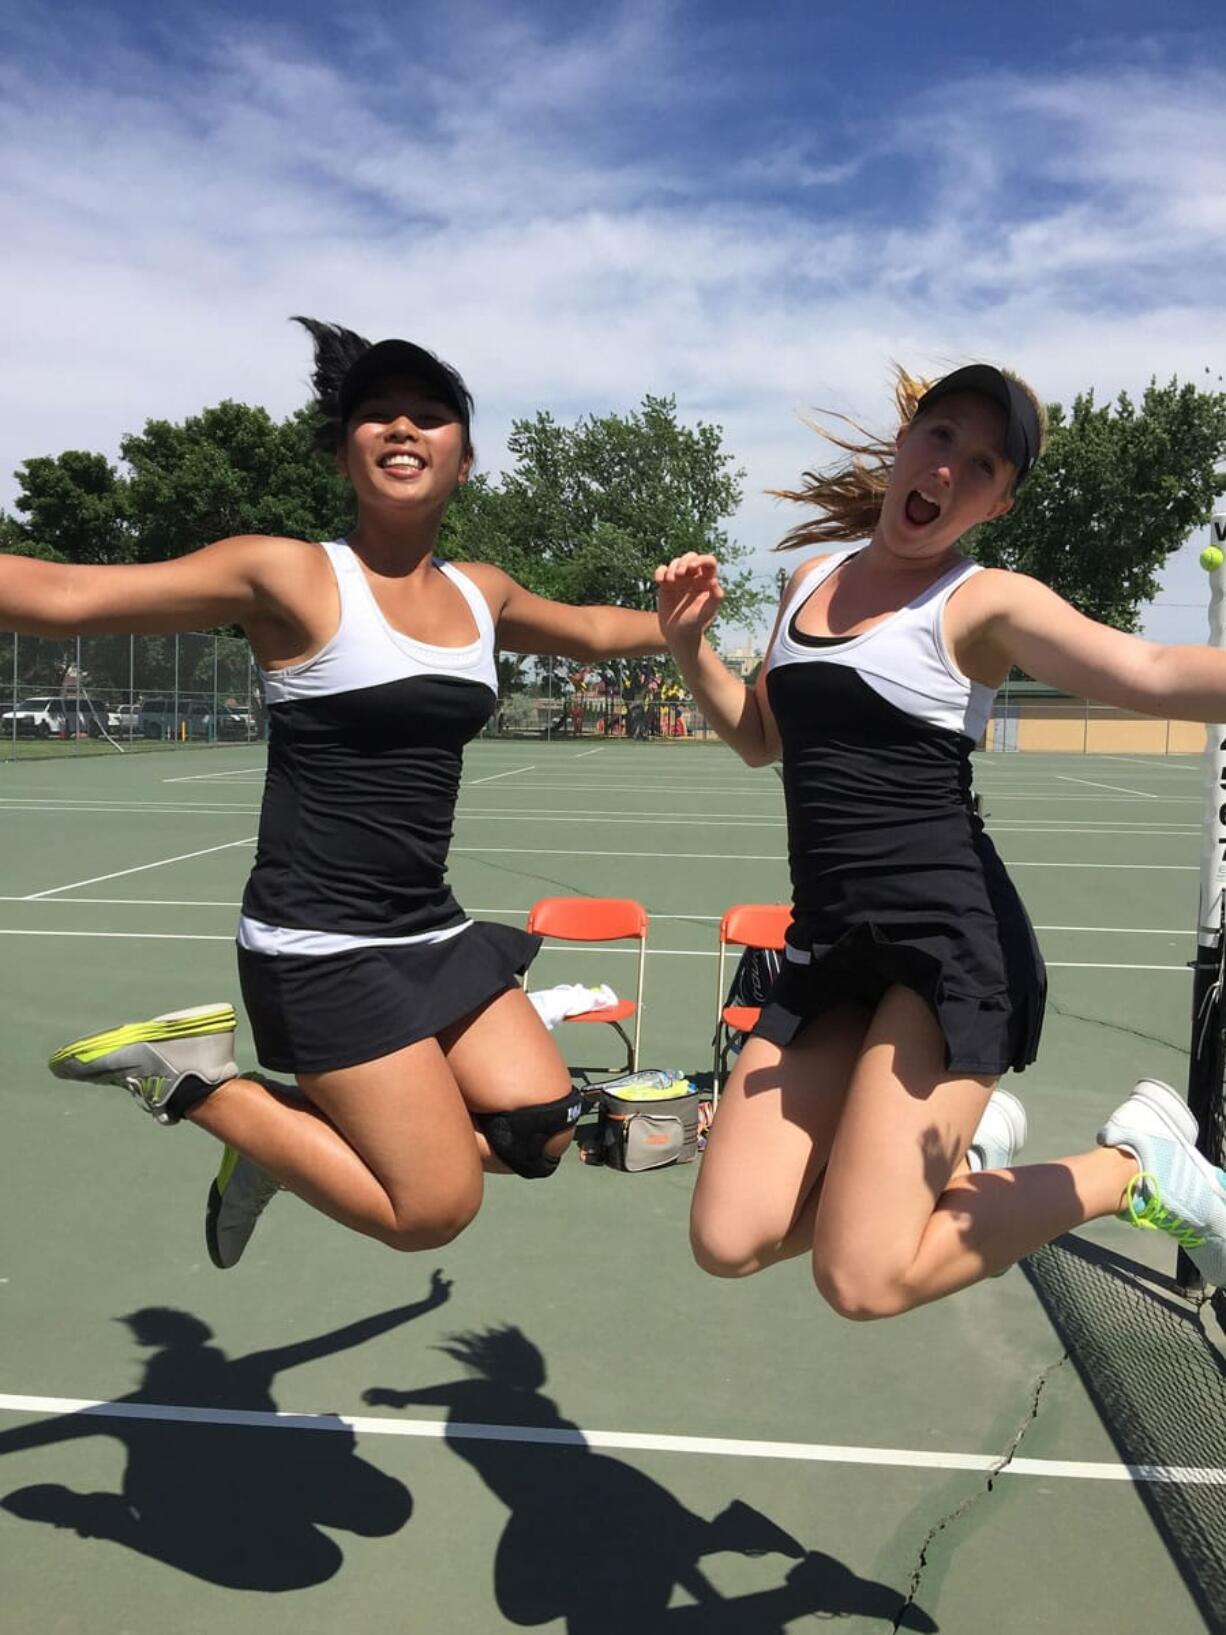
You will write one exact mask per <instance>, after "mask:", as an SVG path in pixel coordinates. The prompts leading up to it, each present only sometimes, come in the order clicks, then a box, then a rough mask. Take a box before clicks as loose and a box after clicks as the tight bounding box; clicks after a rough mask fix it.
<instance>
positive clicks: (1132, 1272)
mask: <svg viewBox="0 0 1226 1635" xmlns="http://www.w3.org/2000/svg"><path fill="white" fill-rule="evenodd" d="M1021 1265H1022V1270H1023V1271H1024V1272H1025V1274H1026V1277H1027V1278H1028V1280H1029V1282H1030V1284H1031V1286H1032V1287H1033V1289H1034V1291H1035V1293H1036V1294H1037V1295H1038V1297H1039V1300H1040V1301H1041V1303H1042V1305H1043V1309H1044V1311H1045V1312H1046V1313H1047V1316H1048V1318H1049V1319H1050V1321H1051V1323H1052V1326H1053V1327H1054V1329H1055V1330H1056V1333H1057V1334H1058V1335H1059V1337H1060V1340H1061V1342H1062V1343H1063V1345H1064V1346H1065V1348H1066V1350H1067V1352H1068V1356H1069V1360H1070V1361H1071V1362H1072V1364H1073V1366H1074V1367H1075V1368H1076V1370H1077V1372H1078V1374H1079V1375H1080V1377H1081V1381H1082V1384H1083V1385H1084V1386H1085V1389H1086V1391H1087V1393H1088V1395H1089V1397H1090V1399H1091V1401H1092V1402H1093V1403H1094V1406H1095V1408H1096V1409H1097V1411H1098V1414H1099V1416H1100V1418H1101V1419H1102V1422H1103V1425H1104V1426H1105V1428H1106V1430H1107V1431H1108V1433H1109V1434H1110V1436H1111V1439H1112V1441H1113V1442H1114V1443H1115V1446H1116V1449H1117V1451H1118V1452H1119V1456H1120V1458H1121V1459H1122V1460H1123V1462H1124V1463H1125V1464H1127V1465H1134V1466H1135V1465H1149V1466H1154V1465H1161V1466H1178V1467H1180V1468H1181V1469H1183V1470H1187V1471H1190V1472H1196V1471H1201V1472H1203V1473H1204V1475H1205V1477H1206V1478H1208V1479H1204V1480H1201V1481H1195V1480H1185V1481H1166V1482H1154V1481H1148V1482H1147V1481H1142V1482H1139V1483H1138V1484H1137V1493H1138V1496H1139V1497H1140V1499H1141V1502H1142V1503H1143V1504H1144V1505H1145V1508H1146V1509H1147V1511H1148V1512H1149V1514H1150V1517H1151V1519H1152V1521H1153V1523H1154V1526H1155V1527H1156V1528H1157V1530H1158V1533H1159V1535H1160V1537H1161V1538H1162V1540H1163V1542H1164V1544H1165V1545H1166V1547H1167V1550H1168V1551H1169V1553H1170V1556H1171V1560H1172V1561H1173V1562H1174V1564H1175V1566H1176V1568H1177V1569H1178V1571H1179V1574H1180V1576H1181V1577H1182V1578H1183V1581H1184V1583H1185V1584H1186V1585H1187V1587H1188V1589H1189V1591H1190V1593H1191V1594H1192V1596H1193V1598H1194V1599H1195V1601H1196V1603H1197V1606H1198V1607H1199V1608H1200V1611H1201V1613H1202V1615H1203V1616H1204V1618H1205V1621H1206V1623H1207V1625H1208V1627H1209V1628H1210V1629H1226V1485H1223V1483H1222V1478H1221V1466H1222V1462H1223V1450H1226V1360H1224V1359H1223V1357H1222V1355H1221V1353H1220V1352H1219V1351H1218V1350H1217V1348H1216V1347H1215V1346H1214V1345H1213V1344H1212V1343H1211V1342H1210V1340H1209V1338H1208V1336H1207V1334H1206V1332H1205V1330H1204V1328H1203V1327H1202V1326H1201V1323H1200V1319H1199V1315H1198V1312H1197V1309H1196V1307H1195V1306H1194V1305H1191V1304H1190V1303H1189V1302H1188V1301H1186V1300H1184V1299H1182V1298H1181V1297H1180V1296H1179V1294H1178V1292H1177V1290H1176V1286H1175V1283H1174V1280H1173V1279H1171V1278H1167V1277H1163V1276H1162V1275H1161V1274H1160V1273H1158V1272H1154V1271H1151V1270H1150V1268H1149V1267H1147V1266H1142V1265H1139V1264H1138V1263H1137V1262H1135V1261H1132V1260H1128V1259H1126V1258H1125V1257H1124V1256H1123V1255H1118V1254H1115V1253H1113V1252H1112V1251H1111V1250H1109V1249H1104V1248H1102V1247H1101V1246H1100V1245H1098V1244H1096V1243H1093V1242H1090V1241H1088V1240H1086V1239H1083V1238H1078V1237H1065V1238H1061V1239H1060V1240H1059V1242H1057V1243H1053V1244H1049V1245H1048V1246H1047V1247H1046V1248H1045V1249H1040V1250H1039V1251H1038V1252H1037V1253H1036V1254H1033V1255H1031V1256H1030V1257H1029V1258H1028V1259H1026V1260H1024V1261H1022V1263H1021ZM1215 1472H1216V1473H1217V1474H1216V1479H1213V1476H1214V1473H1215Z"/></svg>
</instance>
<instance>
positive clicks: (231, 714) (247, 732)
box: [217, 704, 259, 743]
mask: <svg viewBox="0 0 1226 1635" xmlns="http://www.w3.org/2000/svg"><path fill="white" fill-rule="evenodd" d="M258 732H259V728H258V727H257V726H256V724H255V716H254V715H252V713H251V711H250V710H242V709H235V708H233V706H231V705H229V704H221V705H219V706H218V709H217V737H218V738H227V739H237V740H238V742H239V743H250V742H251V740H252V739H253V738H255V737H256V736H257V734H258Z"/></svg>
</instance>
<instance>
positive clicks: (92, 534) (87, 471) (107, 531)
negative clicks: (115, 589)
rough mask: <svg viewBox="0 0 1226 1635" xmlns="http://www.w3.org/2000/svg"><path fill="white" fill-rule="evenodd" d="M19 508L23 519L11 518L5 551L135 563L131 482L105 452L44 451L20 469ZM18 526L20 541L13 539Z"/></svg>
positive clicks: (64, 559)
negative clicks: (129, 500) (22, 547)
mask: <svg viewBox="0 0 1226 1635" xmlns="http://www.w3.org/2000/svg"><path fill="white" fill-rule="evenodd" d="M16 475H17V481H18V483H19V484H20V489H19V492H18V495H17V499H16V502H15V503H16V506H17V509H18V511H20V512H21V513H22V515H23V517H24V518H25V519H26V520H25V522H23V523H16V522H15V519H12V518H9V519H6V522H7V523H9V524H11V525H12V526H11V527H7V528H6V537H5V540H4V549H5V550H14V549H17V548H18V547H19V546H20V545H21V544H24V545H25V546H26V547H27V549H25V550H24V551H22V553H21V554H23V555H26V556H30V555H41V554H44V553H46V552H48V551H49V552H51V553H52V554H53V555H54V556H55V557H57V558H58V559H59V560H61V561H66V562H95V563H96V562H104V563H105V562H130V561H132V559H133V556H132V553H133V532H132V528H131V525H130V523H129V520H128V507H127V483H126V481H125V479H124V478H122V477H121V476H120V475H119V473H118V471H116V469H115V467H114V466H113V465H112V464H111V463H110V461H109V460H108V459H107V458H106V456H105V455H102V454H88V453H86V452H84V451H83V450H81V449H68V450H67V451H66V452H65V453H63V454H57V455H55V456H48V455H38V456H36V457H35V458H34V459H32V460H26V461H25V462H24V463H23V464H22V465H20V466H19V467H18V468H17V473H16ZM14 530H16V531H17V532H19V533H20V535H21V536H22V537H21V538H20V539H11V540H10V538H9V537H8V536H9V535H10V534H11V533H12V532H13V531H14Z"/></svg>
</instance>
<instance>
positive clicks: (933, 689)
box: [766, 546, 996, 742]
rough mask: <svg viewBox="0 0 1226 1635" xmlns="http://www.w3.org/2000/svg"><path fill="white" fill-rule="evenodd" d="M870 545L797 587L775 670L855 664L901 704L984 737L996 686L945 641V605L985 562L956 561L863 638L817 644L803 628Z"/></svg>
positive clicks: (782, 626)
mask: <svg viewBox="0 0 1226 1635" xmlns="http://www.w3.org/2000/svg"><path fill="white" fill-rule="evenodd" d="M863 549H864V547H863V546H860V547H858V548H857V550H854V551H840V552H839V553H838V555H836V556H831V557H827V558H826V560H825V561H823V562H821V563H819V564H818V566H817V567H816V568H815V569H814V570H813V572H812V573H808V574H806V575H805V576H804V578H803V579H801V580H800V581H799V582H798V583H797V584H796V585H794V586H793V588H792V592H791V594H790V595H789V597H788V598H787V601H786V603H785V604H784V607H783V611H782V614H781V616H780V619H779V630H778V633H777V635H776V636H775V639H774V641H773V642H772V643H771V649H770V652H769V653H768V654H767V656H766V669H767V673H768V674H769V672H770V671H771V670H773V669H775V668H777V667H778V666H780V665H784V664H815V663H820V664H835V665H842V666H845V667H847V668H848V669H851V670H854V671H855V672H856V674H857V675H859V676H860V677H861V678H862V680H863V681H864V682H865V684H866V685H867V686H869V687H871V688H872V689H873V691H874V692H875V693H877V694H879V696H880V697H882V698H884V699H885V700H886V701H887V702H888V703H890V704H893V705H894V707H895V708H896V709H899V710H902V711H903V712H904V713H905V714H907V715H911V716H914V717H915V718H916V719H917V720H920V721H925V722H927V723H928V724H929V725H930V726H934V727H945V728H947V729H948V730H949V731H951V732H960V733H964V734H965V735H966V736H967V737H968V738H972V739H974V740H975V741H976V742H978V740H979V739H980V738H981V737H982V736H983V733H984V730H985V728H986V727H987V724H988V720H989V717H990V716H991V713H992V702H993V700H994V699H995V697H996V692H995V689H994V688H992V687H985V686H984V685H983V684H982V683H981V682H978V681H972V680H971V679H970V677H969V676H965V675H963V673H962V671H961V670H959V669H958V667H957V665H956V664H955V663H954V659H953V655H952V654H951V653H950V651H949V648H948V647H947V646H946V644H945V636H944V632H943V629H942V625H943V621H944V614H945V604H946V603H947V602H948V601H949V598H950V597H951V596H952V594H953V593H954V591H955V590H956V589H957V588H958V586H959V585H961V584H963V583H964V582H965V581H966V580H967V579H969V578H970V576H971V575H972V574H974V573H978V572H979V567H980V565H979V563H978V562H966V561H961V562H957V563H955V565H954V566H953V567H952V568H951V569H950V570H949V572H948V573H946V574H943V575H942V576H941V578H939V579H937V580H935V581H934V582H933V583H932V584H931V585H929V586H928V587H927V589H926V590H923V591H921V592H920V594H919V595H918V596H917V597H916V598H915V599H914V600H913V601H911V602H908V603H907V605H906V606H905V607H902V608H899V609H898V611H897V612H896V613H891V614H889V616H888V617H887V618H885V619H883V620H882V621H881V623H880V624H876V625H874V626H873V628H872V629H871V630H866V631H863V632H862V633H861V634H860V635H858V636H849V637H847V638H846V640H839V641H837V642H831V643H827V642H826V641H824V640H823V641H821V642H820V643H816V644H815V643H814V642H812V641H811V640H809V641H807V640H806V639H805V638H804V636H803V634H802V633H800V632H798V631H797V630H796V629H795V620H796V615H797V614H798V613H799V612H800V609H801V608H802V607H803V606H804V604H805V603H806V602H807V601H808V600H809V598H810V596H812V594H813V592H814V591H815V590H816V589H817V587H818V586H819V585H820V584H821V583H822V581H823V580H824V579H827V578H829V576H830V575H831V574H832V573H833V572H834V570H835V569H836V568H837V567H838V566H839V564H840V563H842V562H846V561H847V560H848V559H849V558H850V557H853V556H855V555H857V554H858V552H859V550H863Z"/></svg>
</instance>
